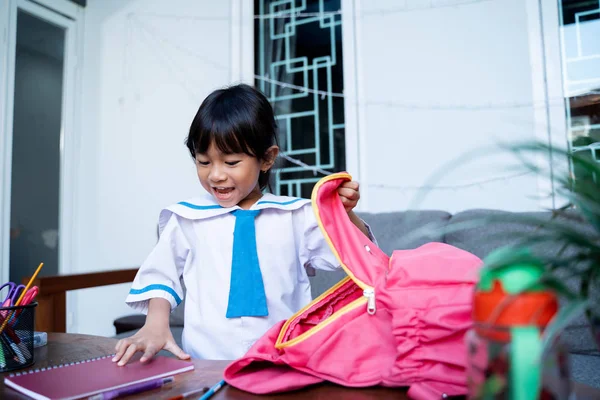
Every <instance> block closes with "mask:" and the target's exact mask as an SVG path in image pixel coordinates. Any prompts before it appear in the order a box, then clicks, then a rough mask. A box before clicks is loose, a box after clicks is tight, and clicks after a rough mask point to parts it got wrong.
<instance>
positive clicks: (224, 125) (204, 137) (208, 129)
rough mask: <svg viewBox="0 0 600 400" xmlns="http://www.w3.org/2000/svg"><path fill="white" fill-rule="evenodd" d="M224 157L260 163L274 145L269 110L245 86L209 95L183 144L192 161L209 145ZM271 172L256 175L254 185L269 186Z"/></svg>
mask: <svg viewBox="0 0 600 400" xmlns="http://www.w3.org/2000/svg"><path fill="white" fill-rule="evenodd" d="M213 142H214V143H215V145H216V146H217V149H219V150H220V151H221V152H223V153H225V154H233V153H245V154H247V155H249V156H252V157H256V158H258V159H259V160H264V157H265V154H266V151H267V149H268V148H269V147H271V146H273V145H276V144H277V123H276V122H275V115H274V113H273V107H271V104H270V103H269V101H268V100H267V98H266V97H265V96H264V95H263V94H262V93H261V92H260V91H258V90H257V89H255V88H253V87H251V86H248V85H246V84H239V85H235V86H230V87H227V88H224V89H219V90H215V91H214V92H212V93H211V94H210V95H208V97H207V98H206V99H204V101H203V102H202V104H201V105H200V108H199V109H198V112H197V113H196V116H195V117H194V120H193V121H192V124H191V126H190V132H189V134H188V137H187V139H186V140H185V144H186V146H187V148H188V150H189V151H190V154H191V156H192V158H195V157H196V154H203V153H206V152H207V151H208V148H209V147H210V145H211V143H213ZM270 175H271V169H269V170H268V171H267V172H262V171H261V173H260V175H259V177H258V184H259V186H260V189H261V190H263V189H264V188H265V187H267V185H268V184H269V177H270Z"/></svg>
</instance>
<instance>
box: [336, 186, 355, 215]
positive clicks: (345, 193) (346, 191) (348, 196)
mask: <svg viewBox="0 0 600 400" xmlns="http://www.w3.org/2000/svg"><path fill="white" fill-rule="evenodd" d="M338 194H339V195H340V199H341V200H342V204H343V205H344V208H345V209H346V212H350V211H352V209H354V207H356V205H357V204H358V200H359V199H360V192H359V190H358V182H355V181H352V182H344V183H342V184H341V185H340V186H339V187H338Z"/></svg>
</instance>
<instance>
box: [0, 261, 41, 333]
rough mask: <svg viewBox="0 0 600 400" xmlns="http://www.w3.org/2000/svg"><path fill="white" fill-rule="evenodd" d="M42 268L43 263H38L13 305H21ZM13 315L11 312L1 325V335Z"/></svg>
mask: <svg viewBox="0 0 600 400" xmlns="http://www.w3.org/2000/svg"><path fill="white" fill-rule="evenodd" d="M43 266H44V263H40V265H39V266H38V267H37V269H36V270H35V272H34V274H33V276H32V277H31V279H29V282H28V283H27V286H25V289H23V291H22V292H21V295H20V296H19V299H18V300H17V302H16V303H15V306H18V305H20V304H21V300H23V297H24V296H25V293H27V291H28V290H29V288H30V287H31V284H32V283H33V281H34V280H35V278H37V276H38V274H39V273H40V270H41V269H42V267H43ZM13 314H14V311H12V312H11V314H10V316H8V317H6V319H5V320H4V322H3V323H2V326H0V333H2V332H3V331H4V328H6V325H7V324H8V320H10V318H11V317H12V315H13Z"/></svg>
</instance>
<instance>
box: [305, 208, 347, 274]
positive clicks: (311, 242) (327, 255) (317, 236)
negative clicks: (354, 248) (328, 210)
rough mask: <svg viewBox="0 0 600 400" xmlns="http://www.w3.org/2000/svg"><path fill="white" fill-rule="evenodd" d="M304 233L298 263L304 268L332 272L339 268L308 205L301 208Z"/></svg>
mask: <svg viewBox="0 0 600 400" xmlns="http://www.w3.org/2000/svg"><path fill="white" fill-rule="evenodd" d="M301 211H302V212H303V214H304V215H303V217H304V232H303V235H302V238H303V240H302V245H301V249H300V262H301V263H302V265H303V266H305V267H312V268H315V269H320V270H325V271H333V270H336V269H338V268H340V263H339V261H338V260H337V258H336V257H335V255H334V254H333V252H332V251H331V248H330V247H329V244H328V243H327V240H325V236H323V232H321V228H319V224H318V223H317V219H316V217H315V214H314V212H313V210H312V205H311V204H310V203H308V204H306V205H305V206H304V207H302V209H301Z"/></svg>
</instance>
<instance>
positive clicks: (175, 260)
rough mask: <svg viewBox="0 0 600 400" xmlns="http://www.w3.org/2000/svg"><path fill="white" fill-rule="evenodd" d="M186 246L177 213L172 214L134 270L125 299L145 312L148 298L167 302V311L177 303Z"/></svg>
mask: <svg viewBox="0 0 600 400" xmlns="http://www.w3.org/2000/svg"><path fill="white" fill-rule="evenodd" d="M189 252H190V246H189V243H188V240H187V239H186V237H185V235H184V234H183V231H182V228H181V226H180V224H179V220H178V217H177V215H175V214H172V215H171V217H170V218H169V221H168V222H167V224H166V226H165V228H164V229H163V231H162V233H161V235H160V238H159V240H158V243H157V244H156V246H155V247H154V249H153V250H152V252H151V253H150V255H149V256H148V257H147V258H146V260H145V261H144V263H143V264H142V266H141V267H140V269H139V270H138V272H137V275H136V276H135V279H134V281H133V283H132V285H131V289H130V290H129V295H128V296H127V298H126V300H125V302H126V303H127V305H129V306H130V307H132V308H133V309H135V310H137V311H139V312H141V313H144V314H146V313H147V312H148V302H149V300H150V299H152V298H163V299H166V300H167V301H169V303H171V311H172V310H174V309H175V307H177V306H178V305H179V303H181V299H182V298H183V287H182V285H181V276H182V274H183V270H184V268H185V265H186V263H187V262H188V255H189Z"/></svg>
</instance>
